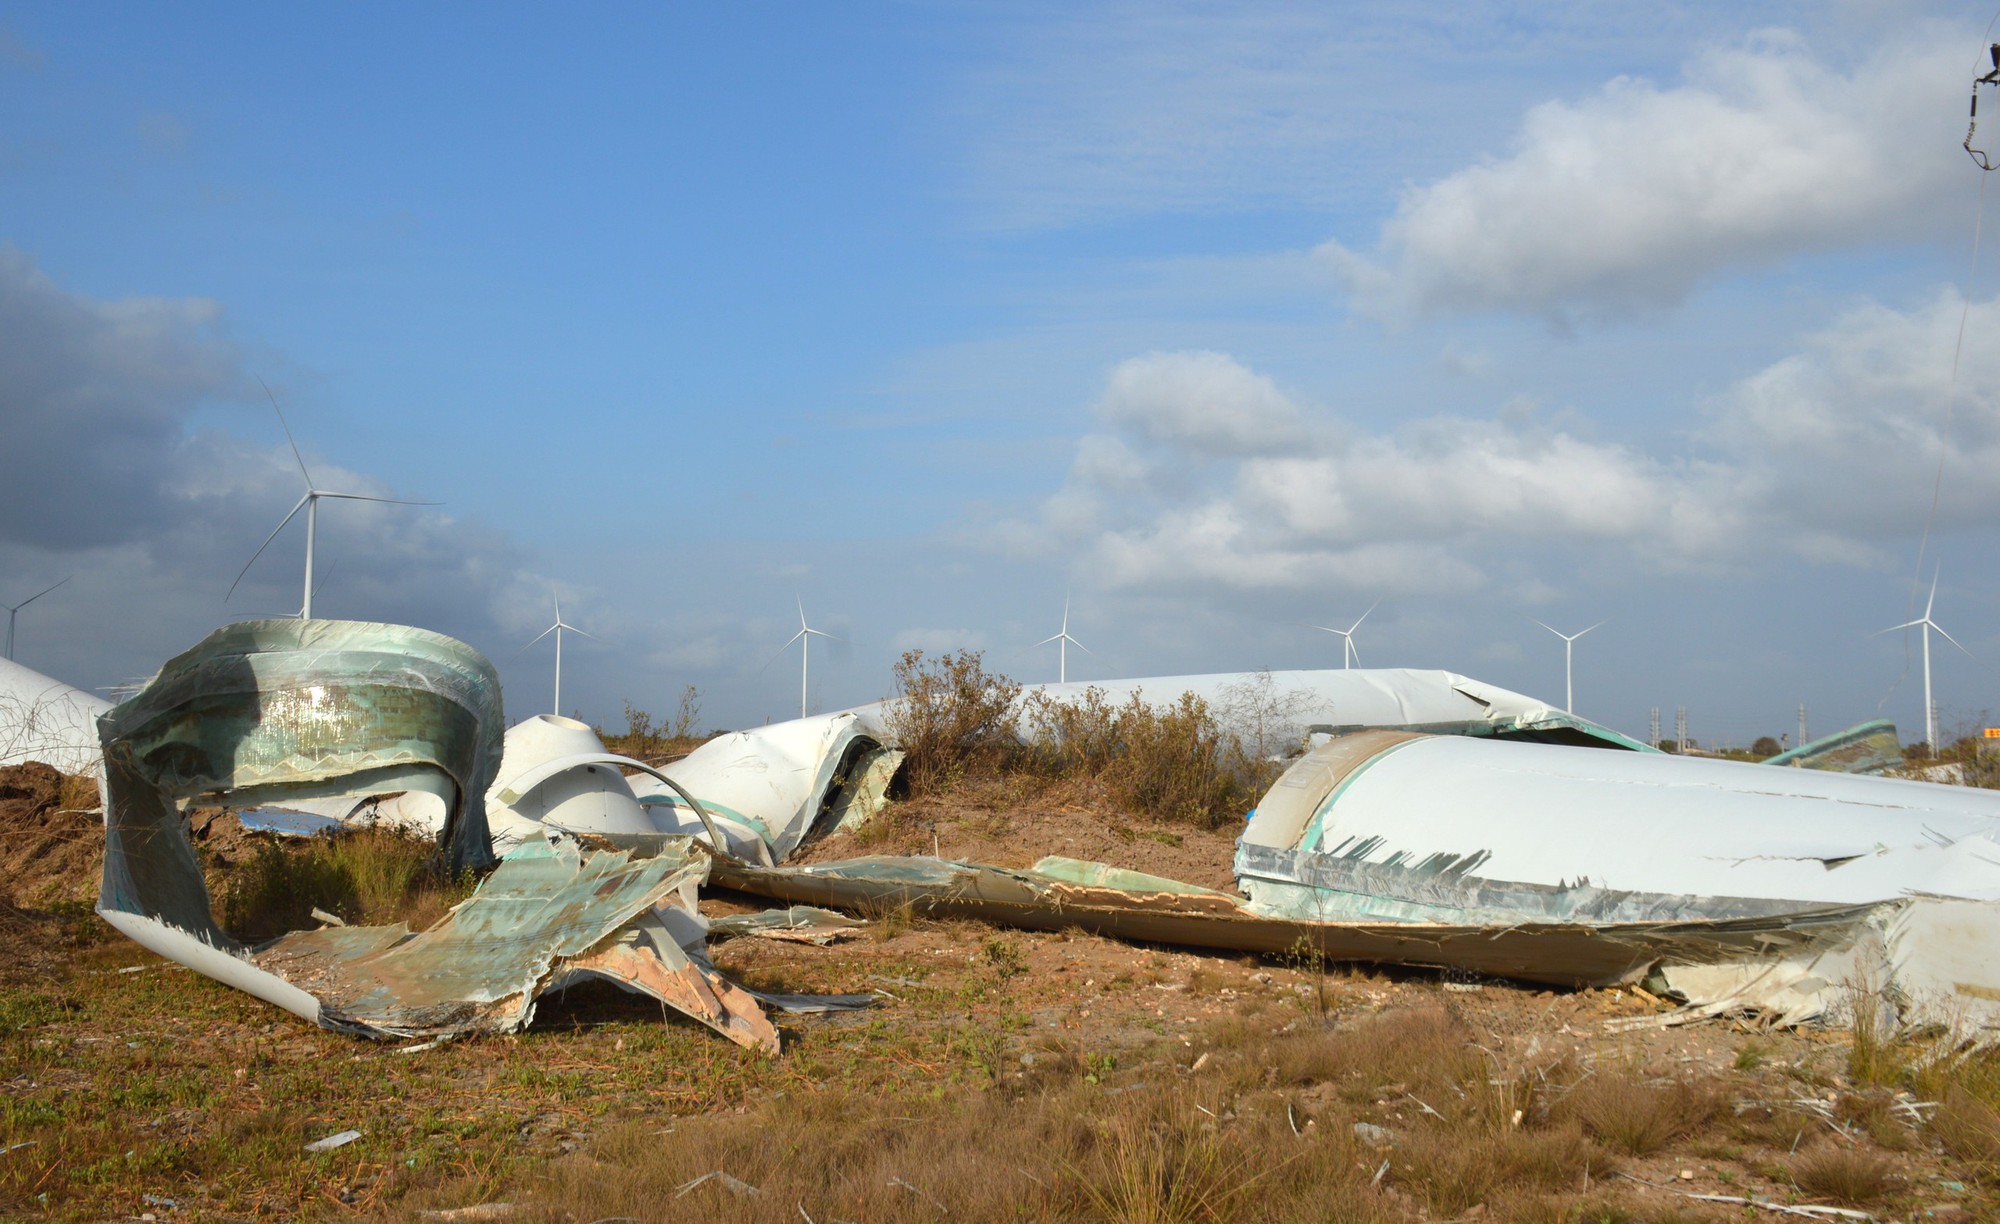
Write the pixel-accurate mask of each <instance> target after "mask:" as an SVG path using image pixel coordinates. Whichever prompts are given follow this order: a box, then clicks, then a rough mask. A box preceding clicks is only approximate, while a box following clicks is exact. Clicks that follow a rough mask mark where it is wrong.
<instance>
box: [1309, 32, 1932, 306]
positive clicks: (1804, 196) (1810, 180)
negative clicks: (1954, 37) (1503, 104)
mask: <svg viewBox="0 0 2000 1224" xmlns="http://www.w3.org/2000/svg"><path fill="white" fill-rule="evenodd" d="M1963 52H1964V48H1963V47H1962V46H1960V45H1958V44H1957V42H1955V41H1946V40H1945V39H1943V38H1931V39H1929V40H1928V41H1909V40H1904V41H1897V42H1895V43H1892V44H1891V45H1888V46H1884V47H1882V48H1881V49H1879V50H1878V51H1876V52H1875V54H1874V55H1873V56H1872V57H1871V58H1869V59H1868V60H1866V62H1864V63H1861V64H1860V65H1858V66H1856V67H1854V68H1852V69H1851V70H1845V71H1843V70H1841V69H1838V68H1835V67H1832V66H1829V65H1828V64H1827V63H1825V62H1823V61H1822V60H1820V59H1818V58H1815V56H1814V55H1813V53H1812V51H1811V49H1810V48H1809V47H1808V46H1807V45H1806V44H1805V43H1804V42H1803V41H1801V40H1799V39H1798V38H1796V37H1793V36H1790V35H1787V34H1783V33H1766V34H1763V35H1760V36H1757V37H1754V38H1752V39H1751V40H1749V41H1748V42H1747V43H1746V44H1744V45H1742V46H1739V47H1735V48H1731V49H1727V50H1716V51H1711V52H1708V53H1706V54H1704V55H1701V56H1699V57H1698V58H1696V59H1695V60H1694V61H1693V62H1692V63H1691V64H1690V65H1689V66H1688V68H1687V69H1686V73H1685V79H1684V80H1683V81H1682V83H1680V84H1678V85H1673V86H1669V87H1662V86H1659V85H1655V84H1653V83H1651V82H1648V81H1644V80H1638V79H1634V78H1630V77H1620V78H1618V79H1616V80H1613V81H1611V82H1610V83H1609V84H1607V85H1605V86H1604V87H1603V89H1602V90H1600V91H1599V92H1598V93H1597V94H1595V95H1594V96H1591V97H1588V98H1584V99H1581V100H1578V101H1551V102H1547V103H1544V104H1542V105H1540V106H1537V107H1535V108H1534V109H1533V110H1531V111H1529V112H1528V114H1527V116H1526V118H1525V119H1524V120H1523V122H1522V125H1521V129H1520V132H1519V134H1518V135H1517V137H1516V138H1515V141H1514V147H1513V148H1512V149H1511V150H1510V151H1509V152H1508V153H1507V154H1506V155H1505V156H1502V157H1496V158H1490V159H1485V160H1482V161H1480V162H1478V163H1477V164H1474V165H1471V166H1468V167H1466V168H1464V169H1461V170H1459V171H1457V172H1455V173H1453V174H1450V175H1447V176H1446V177H1444V178H1442V179H1439V180H1437V181H1435V182H1432V183H1430V184H1428V185H1425V186H1421V187H1416V188H1412V189H1409V190H1408V191H1406V192H1405V194H1404V196H1403V199H1402V201H1401V203H1400V204H1399V206H1398V207H1397V210H1396V213H1395V215H1394V216H1393V217H1392V218H1391V219H1390V220H1389V221H1388V222H1387V223H1386V224H1385V225H1384V226H1383V227H1382V232H1381V235H1380V238H1379V244H1378V247H1377V250H1376V251H1375V252H1374V253H1373V254H1372V255H1365V254H1361V253H1358V252H1355V251H1352V250H1349V249H1348V248H1346V247H1343V246H1342V245H1340V244H1339V243H1337V242H1336V243H1328V244H1327V245H1326V246H1325V247H1323V248H1322V254H1323V255H1325V256H1326V257H1327V258H1328V259H1330V260H1331V261H1332V262H1333V264H1334V265H1335V266H1336V268H1338V269H1339V270H1340V272H1341V273H1342V275H1343V276H1344V277H1345V279H1346V280H1347V282H1348V284H1349V286H1350V288H1351V289H1352V290H1353V291H1354V292H1355V294H1356V296H1357V298H1358V299H1359V302H1360V304H1361V305H1362V307H1363V308H1364V309H1367V310H1369V311H1371V312H1373V313H1376V314H1380V315H1384V316H1387V317H1407V316H1413V315H1417V316H1420V315H1428V314H1437V313H1447V312H1455V311H1480V310H1519V311H1528V312H1536V313H1552V314H1557V315H1568V314H1575V313H1580V314H1586V315H1588V314H1597V313H1605V312H1611V313H1616V312H1621V311H1628V310H1631V309H1634V308H1648V307H1655V306H1659V305H1663V304H1671V303H1674V302H1676V301H1678V300H1680V299H1681V298H1682V297H1684V296H1685V295H1686V294H1687V293H1688V292H1689V291H1690V290H1691V289H1693V288H1694V287H1695V286H1696V285H1698V284H1700V283H1701V282H1702V281H1704V280H1706V279H1709V278H1712V277H1714V276H1717V275H1720V274H1722V273H1724V272H1726V271H1728V270H1729V269H1731V268H1733V267H1737V266H1743V265H1761V264H1769V263H1772V262H1776V261H1778V260H1782V259H1784V258H1786V257H1789V256H1792V255H1797V254H1801V253H1806V252H1813V251H1823V250H1834V249H1842V248H1849V247H1856V246H1868V245H1872V244H1878V243H1883V242H1896V241H1904V240H1908V239H1910V238H1912V237H1914V236H1919V235H1922V234H1924V233H1926V232H1927V231H1929V230H1930V229H1931V227H1933V226H1934V225H1935V224H1936V223H1937V222H1938V221H1939V219H1940V217H1941V216H1942V215H1944V214H1943V213H1942V212H1941V209H1942V208H1943V207H1944V206H1945V205H1946V204H1951V205H1956V203H1957V202H1958V196H1959V194H1960V193H1956V192H1953V191H1951V190H1950V189H1951V188H1952V187H1953V186H1955V185H1959V184H1962V183H1964V182H1965V181H1967V180H1966V175H1967V172H1968V167H1967V165H1966V163H1965V161H1964V154H1963V153H1962V152H1960V151H1959V149H1958V148H1957V144H1958V140H1959V137H1960V135H1961V133H1962V131H1963V128H1962V126H1961V125H1962V124H1963V122H1964V120H1963V119H1962V118H1961V116H1962V115H1963V113H1964V102H1963V100H1962V99H1963V96H1964V89H1965V80H1966V74H1965V66H1966V65H1965V55H1964V54H1963Z"/></svg>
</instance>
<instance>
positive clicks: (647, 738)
mask: <svg viewBox="0 0 2000 1224" xmlns="http://www.w3.org/2000/svg"><path fill="white" fill-rule="evenodd" d="M700 717H701V690H700V689H698V688H696V687H695V686H694V685H692V684H690V685H688V686H687V687H686V688H685V689H682V690H681V696H680V705H679V708H678V709H676V710H675V711H674V716H673V718H672V719H670V720H668V721H665V722H659V721H656V720H655V719H654V717H653V715H652V714H651V713H650V712H648V711H646V710H642V709H640V708H639V707H638V706H636V705H633V704H632V701H631V699H630V698H627V699H626V701H625V730H624V731H623V732H620V733H618V734H615V735H614V734H611V733H608V732H606V731H605V730H604V729H603V728H602V727H600V728H598V729H597V738H599V739H601V740H603V741H604V746H605V747H606V748H609V749H610V750H611V751H613V752H616V753H619V754H621V755H623V756H629V757H634V758H637V759H638V760H641V761H645V762H646V763H647V764H650V765H658V764H661V763H663V762H666V761H672V760H677V759H679V758H680V757H684V756H686V755H687V754H688V753H690V752H692V751H694V750H695V749H696V748H699V747H700V746H701V745H702V743H703V742H704V741H706V740H708V739H711V738H713V737H714V735H715V734H716V733H715V732H710V733H708V734H707V735H699V734H696V732H695V720H696V719H698V718H700Z"/></svg>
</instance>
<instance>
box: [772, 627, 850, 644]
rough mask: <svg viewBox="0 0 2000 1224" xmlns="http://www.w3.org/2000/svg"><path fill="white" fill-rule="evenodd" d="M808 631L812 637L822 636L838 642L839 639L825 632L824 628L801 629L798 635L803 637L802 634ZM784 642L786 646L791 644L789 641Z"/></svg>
mask: <svg viewBox="0 0 2000 1224" xmlns="http://www.w3.org/2000/svg"><path fill="white" fill-rule="evenodd" d="M808 633H810V634H811V635H812V636H814V637H823V638H825V639H826V640H827V641H829V642H838V641H839V640H840V639H839V638H837V637H835V636H833V635H832V634H831V633H828V632H826V631H825V630H824V629H801V630H799V636H800V637H804V636H805V635H806V634H808ZM785 644H786V645H787V646H789V645H791V643H790V642H787V643H785Z"/></svg>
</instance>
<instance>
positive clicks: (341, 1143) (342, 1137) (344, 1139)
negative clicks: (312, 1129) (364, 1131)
mask: <svg viewBox="0 0 2000 1224" xmlns="http://www.w3.org/2000/svg"><path fill="white" fill-rule="evenodd" d="M359 1138H361V1132H360V1131H358V1130H344V1131H340V1132H339V1133H337V1134H332V1135H328V1136H327V1137H326V1138H324V1139H315V1140H313V1141H312V1142H311V1143H308V1144H306V1151H308V1152H331V1151H332V1150H333V1149H335V1148H339V1147H346V1146H347V1145H348V1144H350V1143H353V1142H354V1141H355V1140H356V1139H359Z"/></svg>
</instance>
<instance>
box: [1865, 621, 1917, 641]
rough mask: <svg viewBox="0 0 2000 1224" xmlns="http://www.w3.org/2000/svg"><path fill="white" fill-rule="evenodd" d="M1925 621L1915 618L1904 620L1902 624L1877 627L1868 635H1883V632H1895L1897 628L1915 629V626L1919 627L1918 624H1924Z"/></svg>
mask: <svg viewBox="0 0 2000 1224" xmlns="http://www.w3.org/2000/svg"><path fill="white" fill-rule="evenodd" d="M1923 623H1924V622H1922V621H1920V620H1913V621H1904V622H1903V623H1902V624H1900V625H1891V626H1889V627H1888V628H1887V629H1877V630H1876V631H1875V632H1873V633H1871V634H1869V635H1868V636H1869V637H1881V636H1882V635H1883V634H1885V633H1894V632H1896V630H1898V629H1915V628H1916V627H1917V626H1918V625H1921V624H1923Z"/></svg>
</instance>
